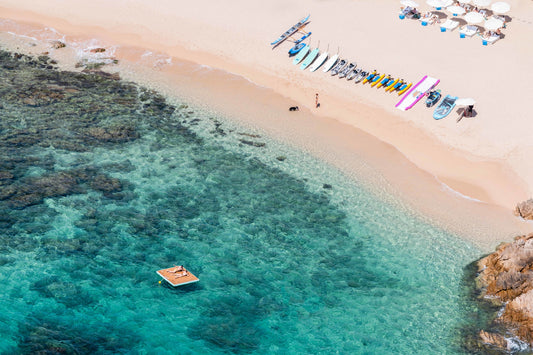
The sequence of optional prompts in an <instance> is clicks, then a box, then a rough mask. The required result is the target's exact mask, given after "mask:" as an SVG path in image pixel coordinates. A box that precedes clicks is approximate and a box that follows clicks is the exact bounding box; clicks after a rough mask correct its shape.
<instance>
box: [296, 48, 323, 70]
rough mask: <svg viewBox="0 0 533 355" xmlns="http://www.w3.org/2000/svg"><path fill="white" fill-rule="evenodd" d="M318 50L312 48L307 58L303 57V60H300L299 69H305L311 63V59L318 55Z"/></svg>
mask: <svg viewBox="0 0 533 355" xmlns="http://www.w3.org/2000/svg"><path fill="white" fill-rule="evenodd" d="M318 52H319V50H318V48H315V49H313V50H312V51H311V53H309V55H308V56H307V58H305V60H304V61H303V62H302V64H300V69H301V70H305V68H307V67H308V66H309V65H310V64H311V63H313V60H315V59H316V57H318Z"/></svg>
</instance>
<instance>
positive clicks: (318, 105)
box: [315, 92, 320, 108]
mask: <svg viewBox="0 0 533 355" xmlns="http://www.w3.org/2000/svg"><path fill="white" fill-rule="evenodd" d="M315 107H316V108H319V107H320V104H319V103H318V92H317V93H316V94H315Z"/></svg>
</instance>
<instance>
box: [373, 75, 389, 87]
mask: <svg viewBox="0 0 533 355" xmlns="http://www.w3.org/2000/svg"><path fill="white" fill-rule="evenodd" d="M391 78H392V77H391V76H390V75H387V76H386V77H385V79H381V80H380V81H379V84H378V86H376V87H377V88H378V89H379V88H380V87H382V86H383V85H385V82H387V83H388V82H389V80H392V79H391Z"/></svg>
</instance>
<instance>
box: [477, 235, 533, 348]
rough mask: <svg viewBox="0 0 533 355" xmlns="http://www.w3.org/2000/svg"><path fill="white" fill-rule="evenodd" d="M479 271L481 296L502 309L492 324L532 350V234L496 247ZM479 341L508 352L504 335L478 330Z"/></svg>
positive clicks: (478, 278) (483, 260) (478, 284)
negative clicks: (501, 327) (503, 328)
mask: <svg viewBox="0 0 533 355" xmlns="http://www.w3.org/2000/svg"><path fill="white" fill-rule="evenodd" d="M478 270H479V274H478V276H477V279H476V284H477V286H478V287H479V289H480V290H481V296H482V297H483V298H485V299H488V300H491V301H493V302H497V303H499V304H500V305H501V306H502V307H503V310H502V311H501V312H499V316H498V317H497V318H496V319H495V321H494V323H495V325H497V324H499V325H503V326H505V328H506V329H507V332H508V334H507V335H508V338H512V337H517V338H518V339H520V340H521V341H523V342H525V343H527V344H528V346H529V347H533V234H529V235H527V236H520V237H517V238H515V240H514V242H512V243H508V244H503V245H501V246H499V247H498V249H497V250H496V251H495V252H494V253H492V254H490V255H488V256H486V257H485V258H483V259H481V260H480V261H479V262H478ZM480 338H481V340H482V341H483V342H485V343H487V344H491V345H492V346H495V347H497V348H501V349H505V350H509V349H508V347H509V344H508V341H507V340H505V339H504V338H503V336H500V335H498V334H492V333H489V332H485V331H481V332H480Z"/></svg>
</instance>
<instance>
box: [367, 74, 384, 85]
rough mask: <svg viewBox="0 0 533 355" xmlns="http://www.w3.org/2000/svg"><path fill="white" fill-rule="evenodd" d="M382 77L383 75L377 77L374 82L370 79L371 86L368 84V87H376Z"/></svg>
mask: <svg viewBox="0 0 533 355" xmlns="http://www.w3.org/2000/svg"><path fill="white" fill-rule="evenodd" d="M384 77H385V74H382V75H378V78H377V79H376V80H374V79H372V84H370V86H372V87H374V86H376V85H377V84H378V83H379V82H380V81H381V80H382V79H383V78H384Z"/></svg>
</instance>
